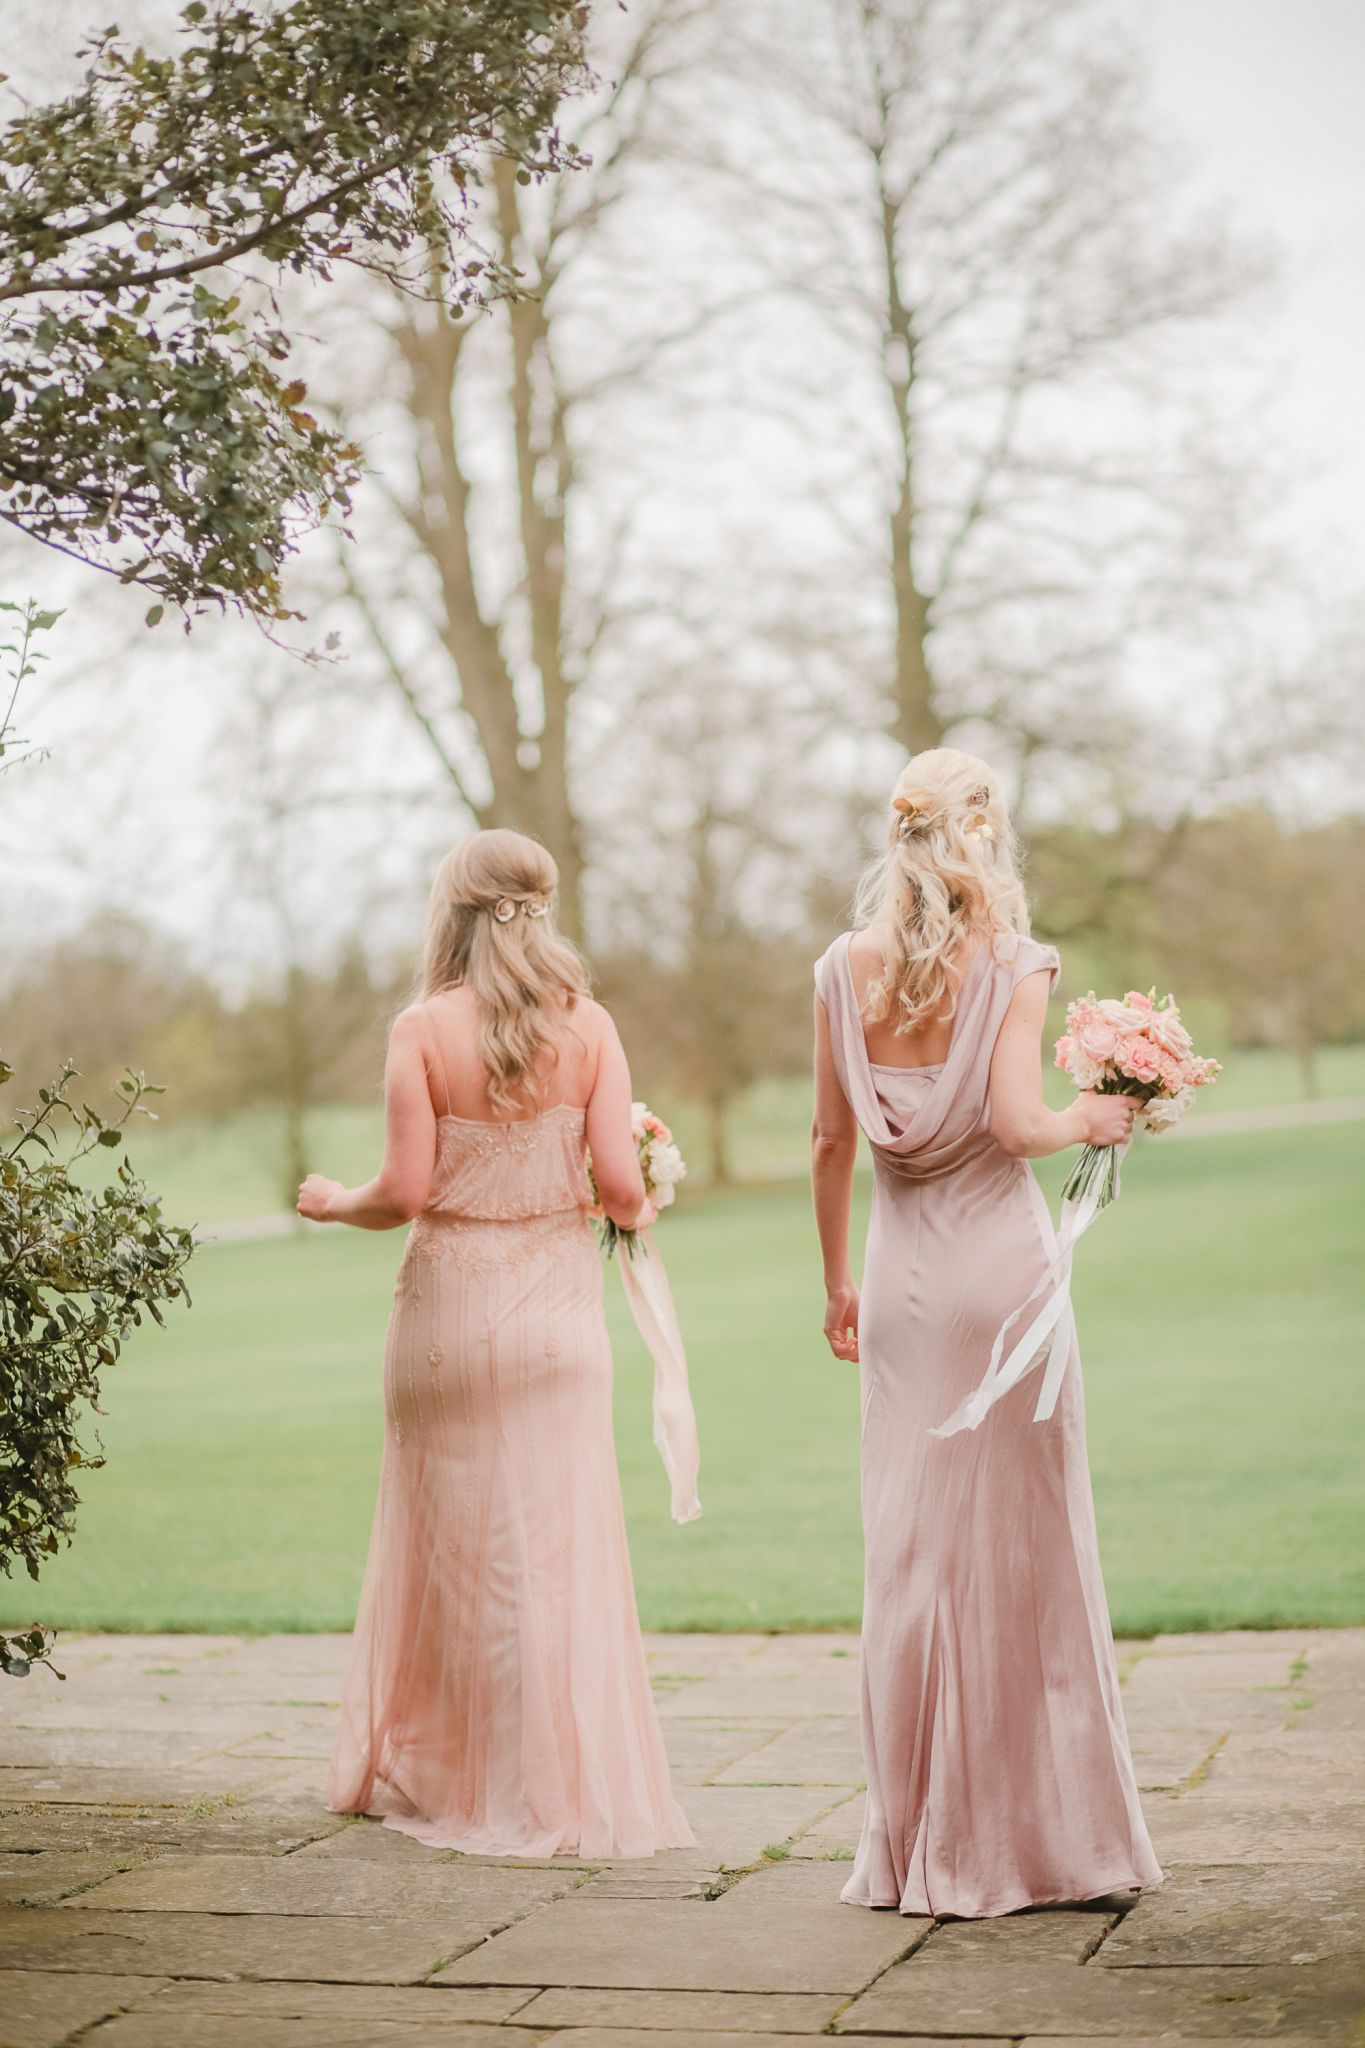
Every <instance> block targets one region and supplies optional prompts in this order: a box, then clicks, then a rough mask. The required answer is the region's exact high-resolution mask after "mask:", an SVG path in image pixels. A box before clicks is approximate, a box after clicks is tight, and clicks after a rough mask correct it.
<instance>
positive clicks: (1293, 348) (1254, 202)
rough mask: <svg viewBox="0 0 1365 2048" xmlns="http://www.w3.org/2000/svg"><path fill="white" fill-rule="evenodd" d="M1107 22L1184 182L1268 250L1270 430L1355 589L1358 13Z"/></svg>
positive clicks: (1361, 454)
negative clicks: (1185, 172)
mask: <svg viewBox="0 0 1365 2048" xmlns="http://www.w3.org/2000/svg"><path fill="white" fill-rule="evenodd" d="M1123 13H1124V14H1125V15H1126V16H1128V18H1129V19H1136V21H1137V24H1138V28H1139V33H1140V34H1141V35H1142V37H1143V39H1144V40H1145V41H1146V43H1147V45H1148V47H1149V49H1150V53H1151V62H1152V74H1153V87H1154V95H1155V102H1156V106H1155V110H1156V112H1157V113H1158V115H1161V116H1164V117H1165V118H1166V119H1168V120H1169V121H1170V123H1171V125H1172V128H1173V130H1174V131H1175V132H1176V133H1177V134H1178V135H1179V136H1180V137H1181V138H1182V139H1183V140H1184V142H1185V144H1186V146H1187V147H1188V148H1189V150H1190V152H1191V156H1192V166H1191V168H1192V173H1193V176H1194V177H1195V178H1196V179H1197V181H1198V182H1199V183H1200V184H1201V185H1202V186H1203V187H1204V188H1205V189H1206V190H1208V191H1210V192H1212V193H1213V194H1215V195H1218V196H1221V197H1222V198H1223V199H1224V200H1226V201H1227V202H1228V204H1229V206H1230V208H1231V210H1232V213H1233V216H1234V218H1236V219H1238V220H1240V221H1241V222H1242V224H1243V225H1244V226H1245V227H1248V228H1250V229H1251V230H1252V232H1253V233H1254V232H1256V231H1257V230H1262V231H1264V232H1265V233H1267V234H1269V235H1271V236H1273V237H1274V239H1275V240H1276V242H1277V243H1278V244H1279V249H1280V256H1281V262H1282V265H1283V271H1284V280H1285V282H1284V290H1283V292H1282V293H1281V294H1280V295H1279V297H1278V307H1277V318H1276V320H1275V322H1274V325H1273V327H1272V329H1271V330H1270V331H1269V332H1268V333H1267V335H1266V347H1267V351H1268V353H1269V354H1270V355H1271V357H1272V358H1274V357H1278V359H1279V361H1280V362H1281V363H1282V365H1283V368H1284V383H1283V387H1282V399H1281V410H1280V417H1279V420H1278V422H1277V424H1278V426H1279V428H1280V431H1281V432H1282V433H1283V435H1284V436H1285V438H1286V440H1287V442H1288V444H1289V447H1290V450H1291V453H1292V454H1296V455H1297V456H1298V458H1299V460H1300V461H1301V463H1302V465H1303V468H1304V470H1305V472H1307V473H1308V477H1307V480H1306V482H1305V489H1304V497H1303V515H1304V517H1305V518H1306V519H1308V520H1309V521H1311V522H1312V524H1313V526H1314V528H1315V530H1316V533H1317V536H1318V538H1319V539H1320V542H1321V545H1322V546H1323V547H1324V548H1328V549H1331V550H1332V551H1333V552H1334V553H1338V552H1339V556H1340V570H1339V573H1340V575H1341V576H1343V577H1345V578H1348V579H1349V580H1350V581H1352V582H1356V581H1365V575H1362V564H1361V558H1360V552H1359V549H1360V538H1359V537H1360V528H1361V520H1360V513H1361V504H1362V499H1363V498H1365V373H1363V372H1362V365H1365V118H1362V100H1363V98H1365V4H1362V0H1145V4H1144V5H1141V6H1139V7H1138V8H1136V9H1133V8H1131V7H1125V8H1124V9H1123ZM1333 580H1336V579H1335V578H1333Z"/></svg>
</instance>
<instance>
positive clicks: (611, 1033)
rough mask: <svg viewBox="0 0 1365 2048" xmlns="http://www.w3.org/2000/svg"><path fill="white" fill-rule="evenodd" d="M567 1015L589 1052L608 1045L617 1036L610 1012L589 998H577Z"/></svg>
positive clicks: (614, 1022)
mask: <svg viewBox="0 0 1365 2048" xmlns="http://www.w3.org/2000/svg"><path fill="white" fill-rule="evenodd" d="M568 1015H569V1022H570V1024H571V1025H572V1026H573V1029H574V1030H575V1031H576V1032H577V1033H578V1035H579V1037H580V1038H581V1039H582V1040H583V1043H584V1045H585V1046H587V1047H588V1048H589V1050H591V1051H594V1052H595V1051H596V1050H597V1049H598V1047H600V1046H603V1045H610V1044H611V1043H612V1042H613V1041H614V1040H615V1039H616V1038H617V1036H618V1033H617V1029H616V1021H615V1019H614V1018H613V1016H612V1014H611V1011H610V1010H608V1009H606V1008H605V1007H604V1006H603V1005H602V1004H601V1003H599V1002H596V1001H594V999H593V998H592V997H591V996H579V997H578V998H577V1000H576V1001H575V1003H574V1005H573V1008H572V1009H571V1010H570V1011H569V1013H568Z"/></svg>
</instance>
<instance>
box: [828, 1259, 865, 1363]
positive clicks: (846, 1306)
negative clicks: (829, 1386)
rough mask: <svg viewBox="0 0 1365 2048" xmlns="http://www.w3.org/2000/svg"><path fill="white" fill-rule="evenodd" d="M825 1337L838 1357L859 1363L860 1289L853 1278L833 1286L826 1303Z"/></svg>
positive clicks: (848, 1361)
mask: <svg viewBox="0 0 1365 2048" xmlns="http://www.w3.org/2000/svg"><path fill="white" fill-rule="evenodd" d="M825 1339H826V1342H827V1343H828V1345H829V1348H830V1350H831V1351H832V1352H833V1353H834V1356H835V1357H836V1358H842V1359H844V1360H846V1362H847V1363H848V1364H849V1365H857V1363H858V1290H857V1288H856V1287H855V1286H854V1285H853V1282H852V1281H851V1280H848V1281H845V1282H844V1284H843V1285H842V1286H840V1287H831V1288H830V1290H829V1295H828V1300H827V1301H826V1304H825Z"/></svg>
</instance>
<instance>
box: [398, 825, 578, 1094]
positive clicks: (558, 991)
mask: <svg viewBox="0 0 1365 2048" xmlns="http://www.w3.org/2000/svg"><path fill="white" fill-rule="evenodd" d="M558 884H559V870H558V868H557V867H556V866H555V864H554V861H553V860H552V859H551V857H550V855H549V854H548V853H547V852H546V850H545V848H544V847H543V846H541V845H540V844H539V843H538V842H537V841H536V840H534V839H527V838H526V837H525V835H524V834H522V833H520V832H506V831H501V830H499V831H494V832H475V833H473V834H471V836H470V837H469V838H468V839H462V840H461V841H460V843H459V845H458V846H453V847H452V848H451V850H450V852H449V853H448V854H447V855H446V857H445V859H444V860H443V861H442V862H441V865H440V867H439V868H438V869H437V871H436V879H435V881H434V882H433V883H432V885H431V897H430V900H429V902H428V905H427V938H426V947H425V951H424V953H423V958H422V996H423V1000H425V999H426V998H428V997H430V996H437V995H440V994H441V993H442V991H443V990H445V989H449V988H468V989H470V990H471V991H472V992H473V995H474V997H475V999H476V1001H477V1002H478V1006H479V1019H480V1028H479V1053H480V1056H481V1058H482V1060H483V1064H484V1067H485V1069H486V1071H487V1074H488V1099H489V1101H490V1102H491V1103H492V1105H493V1107H494V1108H495V1109H499V1110H501V1111H502V1112H503V1113H504V1115H509V1116H510V1115H512V1114H514V1113H515V1112H516V1111H517V1110H519V1109H522V1108H524V1107H525V1106H526V1103H527V1101H528V1098H532V1097H533V1096H534V1092H535V1090H534V1084H535V1081H536V1078H537V1074H538V1071H539V1069H540V1067H541V1066H542V1064H543V1063H544V1061H545V1058H546V1055H547V1054H549V1055H550V1056H551V1065H552V1066H553V1064H554V1062H555V1061H557V1060H558V1058H559V1052H560V1045H561V1041H562V1039H563V1035H564V1028H565V1020H566V1019H567V1017H568V1015H569V1013H570V1012H571V1011H572V1009H573V1007H574V1004H575V1003H576V1002H577V1001H578V1000H579V998H580V997H582V996H585V995H586V994H587V993H588V972H587V968H586V967H585V966H584V964H583V961H582V960H581V958H580V957H579V955H578V953H577V952H576V951H575V949H574V948H573V947H572V946H571V945H570V944H569V941H568V940H567V939H566V938H564V937H563V936H562V935H561V934H560V933H559V932H558V931H556V929H555V921H554V896H555V890H556V888H557V887H558Z"/></svg>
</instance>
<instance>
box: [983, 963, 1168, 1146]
mask: <svg viewBox="0 0 1365 2048" xmlns="http://www.w3.org/2000/svg"><path fill="white" fill-rule="evenodd" d="M1048 985H1049V984H1048V976H1047V973H1046V971H1045V970H1044V969H1042V968H1039V970H1038V971H1037V973H1035V974H1026V975H1025V976H1024V979H1023V980H1022V981H1021V982H1020V984H1019V986H1018V988H1016V990H1015V991H1014V995H1013V997H1012V998H1011V1000H1010V1006H1009V1008H1008V1010H1006V1012H1005V1021H1004V1023H1003V1024H1002V1025H1001V1026H1000V1035H999V1037H998V1038H997V1039H996V1041H995V1051H994V1053H993V1054H992V1056H991V1136H992V1137H993V1138H994V1139H995V1142H996V1144H997V1145H999V1147H1000V1149H1001V1151H1002V1152H1008V1153H1010V1154H1012V1156H1013V1157H1014V1158H1016V1159H1045V1158H1046V1157H1047V1156H1048V1154H1049V1153H1051V1152H1064V1151H1065V1150H1066V1148H1067V1146H1068V1145H1117V1144H1119V1143H1120V1142H1121V1140H1123V1139H1124V1138H1127V1137H1130V1136H1131V1135H1132V1129H1133V1113H1134V1110H1135V1109H1136V1107H1137V1105H1136V1103H1135V1101H1134V1099H1133V1097H1132V1096H1131V1095H1096V1094H1095V1093H1094V1092H1093V1091H1092V1090H1089V1089H1086V1090H1084V1091H1082V1093H1081V1094H1079V1095H1078V1096H1077V1097H1076V1100H1075V1101H1074V1102H1073V1103H1071V1104H1070V1106H1069V1107H1068V1108H1066V1109H1063V1110H1056V1109H1049V1108H1048V1106H1047V1104H1046V1103H1045V1102H1044V1101H1043V1061H1042V1048H1043V1024H1044V1021H1045V1019H1046V1016H1047V998H1048Z"/></svg>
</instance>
